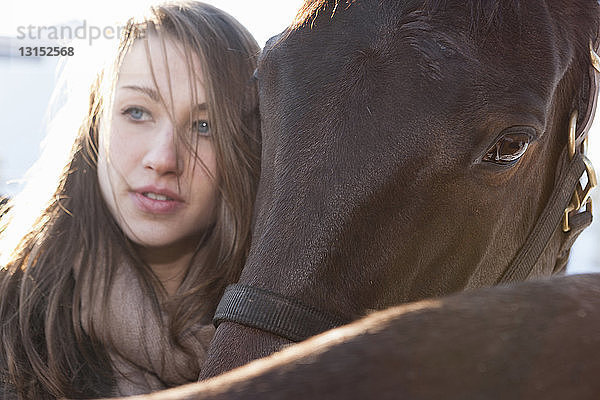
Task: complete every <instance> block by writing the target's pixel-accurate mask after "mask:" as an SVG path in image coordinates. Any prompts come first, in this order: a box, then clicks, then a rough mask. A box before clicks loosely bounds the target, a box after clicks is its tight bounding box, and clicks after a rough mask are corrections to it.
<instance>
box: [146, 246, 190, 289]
mask: <svg viewBox="0 0 600 400" xmlns="http://www.w3.org/2000/svg"><path fill="white" fill-rule="evenodd" d="M197 243H198V242H197V238H195V240H189V241H185V242H181V243H176V244H173V245H170V246H166V247H158V248H157V247H142V246H137V250H138V252H139V255H140V257H141V258H142V260H144V261H145V262H146V263H147V264H148V265H149V266H150V268H152V271H153V272H154V274H155V275H156V277H157V278H158V280H159V281H160V282H161V283H162V285H163V287H164V289H165V291H166V292H167V295H168V296H169V297H170V296H173V295H174V294H175V293H176V292H177V289H178V288H179V286H180V285H181V283H182V282H183V278H184V277H185V275H186V273H187V270H188V268H189V266H190V264H191V262H192V259H193V258H194V253H195V251H196V245H197Z"/></svg>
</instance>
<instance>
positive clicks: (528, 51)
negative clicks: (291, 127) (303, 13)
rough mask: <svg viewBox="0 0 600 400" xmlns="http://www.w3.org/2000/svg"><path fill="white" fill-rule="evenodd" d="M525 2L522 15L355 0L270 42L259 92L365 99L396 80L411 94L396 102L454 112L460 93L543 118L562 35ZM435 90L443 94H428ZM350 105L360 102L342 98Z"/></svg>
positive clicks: (381, 95)
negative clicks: (357, 1)
mask: <svg viewBox="0 0 600 400" xmlns="http://www.w3.org/2000/svg"><path fill="white" fill-rule="evenodd" d="M380 4H386V5H389V4H391V3H390V2H381V3H380ZM520 11H521V12H523V14H524V15H517V14H514V13H513V14H511V15H510V17H515V18H516V20H515V19H514V18H513V19H510V18H509V19H508V20H506V21H502V18H501V17H500V16H494V15H490V16H485V17H480V19H481V21H480V20H477V19H475V17H474V16H473V15H472V14H473V9H472V8H469V7H452V8H447V9H444V10H436V11H431V10H425V9H423V8H422V7H421V8H420V7H416V8H414V9H407V8H406V7H405V8H403V9H402V10H399V9H398V7H375V8H373V7H368V6H362V7H361V6H360V5H358V4H354V5H353V6H352V7H349V8H348V9H345V10H343V12H340V11H339V10H338V11H336V14H334V16H333V17H330V16H328V17H327V18H323V17H320V18H319V19H315V20H314V21H312V23H311V24H310V25H306V24H305V25H303V26H301V27H300V28H298V29H297V30H295V31H292V32H288V33H285V34H283V35H280V36H279V37H276V38H274V39H272V40H271V41H270V42H269V44H268V46H267V47H266V48H265V51H264V53H263V56H262V59H261V63H260V68H261V74H262V75H263V77H264V78H265V79H264V80H263V89H264V90H263V94H264V93H268V95H266V96H263V100H267V101H266V102H265V103H268V102H270V101H273V100H275V101H278V100H283V99H282V98H281V96H284V97H285V98H286V99H285V102H284V103H281V102H280V104H288V105H290V104H292V103H294V102H295V103H297V104H301V103H306V102H308V101H310V102H319V103H322V104H327V103H331V102H335V101H336V99H337V101H343V102H345V101H346V99H344V98H343V97H346V96H358V97H362V99H363V102H358V101H357V102H354V103H353V104H354V105H356V106H357V107H362V106H363V104H364V103H365V102H375V103H377V102H380V101H388V100H389V99H390V98H394V99H395V100H398V96H395V94H394V93H391V92H392V91H394V90H395V91H397V92H403V93H405V94H406V96H405V97H404V98H401V99H400V103H397V104H398V105H399V106H400V105H401V104H405V103H411V104H418V103H419V102H420V101H421V102H424V103H426V104H427V105H428V106H430V107H431V108H432V109H436V110H438V111H439V112H447V113H455V112H456V107H452V106H456V105H457V102H456V100H457V99H459V100H461V101H464V103H465V105H469V106H475V107H478V106H480V105H481V106H488V107H490V108H494V109H482V110H481V111H483V112H484V113H485V114H486V115H493V114H494V112H496V113H497V114H502V113H506V110H509V109H511V110H515V109H518V108H519V107H515V104H518V105H519V106H520V109H521V110H525V111H526V112H529V113H530V114H531V115H533V116H534V117H535V118H537V119H539V120H542V119H543V116H541V115H540V114H541V113H542V111H543V110H545V109H546V108H547V101H549V98H550V97H551V91H552V90H553V87H554V85H555V83H556V82H555V76H554V75H556V74H557V73H558V71H557V67H556V65H555V63H554V62H553V57H554V54H555V53H556V52H557V46H558V44H556V43H554V38H553V37H552V35H551V33H552V23H551V21H550V20H549V15H548V13H547V12H544V10H540V9H536V8H535V7H532V9H530V10H527V9H525V8H524V7H522V8H520ZM506 12H507V13H508V11H506ZM324 13H326V11H324ZM517 17H518V18H517ZM315 18H316V17H315ZM504 18H508V16H504ZM525 18H531V19H532V21H535V23H534V22H532V21H530V22H526V21H524V19H525ZM536 18H537V19H536ZM500 22H502V23H500ZM486 24H489V25H486ZM373 88H378V90H377V89H373ZM367 92H370V94H369V93H367ZM386 93H387V100H386ZM434 93H435V96H436V99H435V100H437V103H436V101H432V99H431V95H432V94H434ZM461 96H462V97H461ZM444 101H445V103H444ZM449 106H450V107H449ZM275 107H276V108H277V110H278V112H279V113H286V112H290V113H294V112H296V109H295V107H281V106H280V105H275ZM416 108H418V106H417V107H416ZM407 111H409V112H410V110H407ZM344 112H345V113H346V114H352V113H354V112H355V110H353V108H352V107H346V108H345V111H344ZM405 114H406V113H405ZM542 125H543V122H542Z"/></svg>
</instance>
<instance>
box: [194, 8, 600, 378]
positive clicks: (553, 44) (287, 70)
mask: <svg viewBox="0 0 600 400" xmlns="http://www.w3.org/2000/svg"><path fill="white" fill-rule="evenodd" d="M598 23H599V9H598V4H597V2H596V1H591V0H569V1H566V0H563V1H561V0H547V1H535V2H531V1H527V2H526V1H483V0H468V1H441V0H406V1H391V0H390V1H382V0H362V1H350V0H348V1H343V0H338V1H333V0H331V1H324V0H309V1H307V2H306V4H305V5H304V7H303V9H302V10H301V13H300V14H299V17H298V19H297V21H296V23H295V24H294V25H293V26H292V27H291V28H290V29H288V30H287V31H286V32H284V33H283V34H281V35H279V36H277V37H275V38H273V39H271V40H270V41H269V42H268V43H267V45H266V47H265V49H264V50H263V54H262V56H261V58H260V61H259V67H258V70H257V74H256V76H257V78H258V79H259V88H260V101H261V115H262V128H263V134H262V135H263V153H262V156H263V161H262V173H261V181H260V186H259V193H258V197H257V201H256V220H255V226H254V231H253V239H252V248H251V250H250V255H249V257H248V260H247V263H246V266H245V268H244V270H243V272H242V276H241V278H240V282H239V285H238V286H237V289H236V290H234V292H231V293H232V294H231V293H230V296H229V297H230V300H231V301H232V302H233V303H231V304H234V303H235V305H236V307H233V308H236V309H240V308H242V309H243V308H244V307H245V306H246V305H248V304H252V303H256V304H257V305H260V304H263V303H264V299H265V298H267V299H269V302H270V303H268V304H270V305H273V304H275V306H273V307H274V308H277V307H279V306H280V305H282V304H283V306H281V308H282V309H283V310H284V311H283V314H285V313H286V312H287V311H285V310H287V308H285V307H287V306H290V307H292V308H295V309H296V310H299V311H297V312H300V313H301V314H302V313H303V315H304V316H305V317H306V318H307V321H309V322H306V321H305V323H304V325H305V326H306V325H310V321H312V319H311V318H313V319H314V320H315V321H317V320H323V319H325V320H326V321H327V322H326V323H325V326H327V323H331V324H333V325H335V324H336V323H337V322H338V321H339V323H342V322H344V321H350V320H353V319H356V318H359V317H361V316H364V315H366V314H367V313H369V312H370V311H372V310H377V309H383V308H387V307H390V306H392V305H396V304H399V303H405V302H411V301H416V300H420V299H424V298H429V297H433V296H442V295H446V294H449V293H453V292H457V291H461V290H465V289H471V288H478V287H483V286H491V285H495V284H497V283H502V282H513V281H516V280H523V279H529V278H533V277H543V276H549V275H552V274H554V273H557V272H562V271H563V270H564V267H565V263H566V260H567V257H568V249H569V247H570V245H571V244H572V241H573V240H574V238H575V237H576V235H577V233H578V232H579V231H580V230H581V228H582V227H584V226H586V224H588V223H589V221H590V219H591V215H590V213H589V212H588V211H577V210H578V209H579V208H580V207H581V206H582V205H583V204H584V203H586V199H585V197H587V196H586V195H587V191H588V190H587V189H589V187H590V185H591V183H593V180H594V179H593V170H592V169H591V166H590V165H589V163H587V160H586V159H585V157H584V155H583V153H582V150H581V149H582V142H583V141H584V137H585V134H586V132H587V128H588V127H589V121H590V120H591V116H592V115H593V112H594V107H595V97H596V93H595V85H596V82H595V80H596V77H595V73H594V72H590V71H592V68H591V61H590V44H591V47H592V48H595V47H596V38H597V29H598ZM582 175H587V177H588V178H587V179H588V181H589V184H588V186H587V188H586V189H585V190H582V189H581V187H580V186H579V184H578V181H579V179H580V176H582ZM574 193H575V195H574ZM569 206H570V208H569ZM565 208H567V211H566V212H565ZM565 214H566V216H567V218H565V217H564V215H565ZM569 217H570V218H569ZM227 296H228V293H226V294H225V298H227ZM236 296H238V297H236ZM240 296H241V297H240ZM253 296H254V297H255V298H256V301H254V298H253ZM236 301H237V303H236ZM265 304H267V303H265ZM265 307H267V306H264V307H263V309H262V310H259V312H258V313H256V312H255V313H254V314H253V315H258V318H259V319H260V318H262V319H263V320H265V319H269V318H270V316H269V315H268V314H269V313H270V310H271V308H268V307H267V308H265ZM269 307H270V306H269ZM230 308H232V307H230ZM224 309H227V305H225V306H224V308H222V307H221V308H220V309H219V310H218V311H217V316H218V317H219V316H220V317H219V319H220V320H222V321H223V322H222V323H221V325H220V326H219V328H218V329H217V334H216V338H215V341H214V342H213V346H212V349H211V353H210V357H209V361H208V364H207V367H206V368H205V371H204V374H205V376H210V375H215V374H217V373H220V372H222V371H224V370H227V369H230V368H232V367H234V366H237V365H240V364H243V363H245V362H247V361H249V360H251V359H254V358H258V357H262V356H265V355H267V354H269V353H271V352H273V351H275V350H277V349H279V348H280V347H281V346H283V345H285V344H287V343H289V339H294V337H293V334H292V335H286V334H285V331H286V329H287V328H285V327H284V328H283V330H281V329H280V330H279V331H278V330H272V332H274V333H269V332H266V331H265V328H264V326H263V325H261V323H258V324H256V323H253V321H252V320H251V318H249V315H250V314H251V312H250V311H249V312H248V313H250V314H247V315H243V316H241V318H238V319H236V318H230V316H229V314H228V311H227V310H225V311H223V310H224ZM295 312H296V311H295ZM280 318H281V316H280V315H278V316H276V318H275V319H280ZM271 319H273V318H271ZM277 323H278V322H277V321H275V324H277ZM316 324H317V325H318V321H317V322H316ZM280 325H281V324H280ZM284 325H285V324H284ZM259 328H260V329H259ZM281 332H284V333H281ZM315 333H316V332H315Z"/></svg>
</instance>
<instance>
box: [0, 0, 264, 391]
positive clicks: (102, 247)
mask: <svg viewBox="0 0 600 400" xmlns="http://www.w3.org/2000/svg"><path fill="white" fill-rule="evenodd" d="M258 51H259V48H258V46H257V44H256V42H255V41H254V39H253V38H252V37H251V35H250V34H249V33H248V32H247V31H246V30H245V29H244V28H243V27H242V26H241V25H240V24H239V23H238V22H237V21H235V20H234V19H233V18H232V17H231V16H229V15H227V14H225V13H224V12H222V11H220V10H217V9H215V8H214V7H211V6H208V5H205V4H202V3H197V2H189V3H187V2H186V3H177V4H169V5H163V6H158V7H154V8H152V9H151V12H150V14H149V16H147V17H145V18H143V19H140V20H131V21H130V22H129V23H128V25H127V27H126V29H125V30H124V33H123V35H122V38H121V41H120V44H119V49H118V52H117V55H116V57H115V60H114V65H113V66H112V67H111V68H108V69H106V70H104V71H103V72H102V73H101V74H99V75H98V78H97V80H96V82H95V84H94V85H93V87H92V90H91V96H90V104H89V113H88V115H87V118H86V120H85V123H84V124H83V125H82V126H81V128H80V129H79V134H78V135H77V138H76V140H75V143H74V145H73V147H72V152H71V155H70V157H69V162H68V164H67V165H66V167H65V169H64V172H63V173H62V176H61V178H60V181H59V182H58V184H57V188H56V190H55V193H54V195H53V196H52V198H51V199H50V200H49V202H48V203H47V206H46V207H45V210H44V212H43V213H42V215H39V216H38V218H37V220H36V221H35V223H33V225H32V226H29V227H28V229H27V231H26V233H25V234H24V235H21V236H20V240H19V241H18V243H17V244H16V245H15V246H12V247H11V246H9V245H8V243H10V241H9V240H8V238H9V236H10V235H14V232H17V231H19V229H22V228H23V227H22V226H19V224H21V222H20V221H22V220H23V219H22V218H20V213H22V212H24V211H23V210H24V209H26V207H19V205H20V202H26V199H23V196H20V197H19V196H17V197H16V198H15V201H14V202H11V203H14V204H11V203H9V204H8V207H10V210H9V211H8V213H7V214H6V215H5V216H4V217H3V218H2V220H0V222H1V223H2V224H3V225H2V226H0V233H1V235H2V236H1V237H0V243H2V244H3V245H4V246H3V247H5V248H3V249H2V250H1V253H0V256H1V257H3V258H4V259H6V260H7V261H6V262H5V263H4V264H3V265H2V267H3V269H4V270H3V271H2V272H0V335H1V336H0V338H1V347H2V350H1V351H0V397H1V398H3V399H7V398H19V399H46V398H57V397H71V398H93V397H98V396H112V395H130V394H138V393H146V392H150V391H153V390H158V389H163V388H167V387H171V386H176V385H181V384H183V383H187V382H190V381H195V380H196V379H197V377H198V374H199V370H200V365H201V364H202V361H203V359H204V356H205V351H206V349H207V346H208V343H209V341H210V339H211V338H212V333H213V328H212V326H211V318H212V314H213V313H214V309H215V307H216V303H217V302H218V300H219V298H220V295H221V293H222V290H223V289H224V287H225V286H226V285H227V284H228V283H230V282H232V281H235V280H236V279H237V277H238V274H239V272H240V270H241V267H242V265H243V262H244V259H245V256H246V254H247V250H248V247H249V240H250V225H251V212H252V206H253V201H254V197H255V192H256V186H257V181H258V176H259V166H260V163H259V161H260V160H259V156H260V133H259V117H258V108H257V107H258V106H257V94H256V87H255V82H254V81H253V79H252V74H253V71H254V69H255V61H256V56H257V55H258ZM6 247H8V248H6Z"/></svg>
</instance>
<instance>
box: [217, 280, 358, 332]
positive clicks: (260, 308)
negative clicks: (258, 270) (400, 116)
mask: <svg viewBox="0 0 600 400" xmlns="http://www.w3.org/2000/svg"><path fill="white" fill-rule="evenodd" d="M224 321H230V322H236V323H239V324H242V325H246V326H250V327H252V328H258V329H261V330H263V331H268V332H271V333H274V334H276V335H278V336H281V337H284V338H286V339H288V340H291V341H292V342H299V341H301V340H304V339H307V338H309V337H311V336H314V335H317V334H319V333H321V332H325V331H328V330H330V329H333V328H336V327H338V326H341V325H345V324H347V323H350V322H351V321H350V320H349V319H346V318H342V317H339V316H335V315H331V314H329V313H326V312H324V311H322V310H318V309H316V308H313V307H310V306H307V305H305V304H302V303H300V302H299V301H298V300H295V299H292V298H288V297H284V296H282V295H280V294H277V293H273V292H270V291H268V290H264V289H259V288H256V287H252V286H246V285H240V284H234V285H229V286H228V287H227V289H225V293H224V294H223V297H222V298H221V301H220V302H219V305H218V306H217V311H216V312H215V316H214V318H213V322H214V324H215V327H218V326H219V324H220V323H221V322H224Z"/></svg>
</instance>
